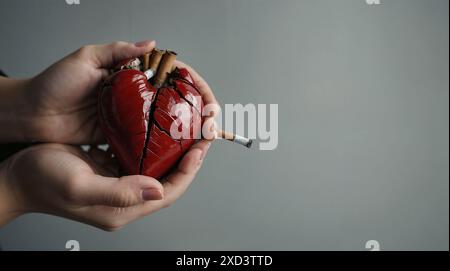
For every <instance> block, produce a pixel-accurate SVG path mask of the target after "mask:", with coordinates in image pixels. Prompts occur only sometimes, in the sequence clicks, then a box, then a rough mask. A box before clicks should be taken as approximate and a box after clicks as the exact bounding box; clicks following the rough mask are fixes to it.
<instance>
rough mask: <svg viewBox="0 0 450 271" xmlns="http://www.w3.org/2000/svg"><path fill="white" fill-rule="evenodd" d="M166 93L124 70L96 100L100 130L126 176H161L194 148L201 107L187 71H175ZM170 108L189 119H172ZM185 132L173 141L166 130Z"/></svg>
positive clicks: (164, 88)
mask: <svg viewBox="0 0 450 271" xmlns="http://www.w3.org/2000/svg"><path fill="white" fill-rule="evenodd" d="M168 82H169V84H168V86H166V87H163V88H160V89H156V88H154V87H153V86H151V85H150V84H149V83H148V82H147V78H146V77H145V75H144V73H142V72H140V71H137V70H122V71H119V72H116V73H115V74H113V75H112V76H111V77H109V78H108V79H107V80H106V82H105V84H104V86H103V88H102V90H101V92H100V95H99V119H100V125H101V128H102V130H103V132H104V134H105V136H106V139H107V141H108V143H109V144H110V146H111V148H112V150H113V152H114V154H115V155H116V157H117V159H118V161H119V163H120V164H121V166H122V167H123V169H124V170H125V171H126V173H128V174H142V175H147V176H150V177H154V178H160V177H162V176H164V175H165V174H166V173H167V172H168V171H169V170H170V169H171V168H172V167H174V166H175V165H176V164H177V162H178V161H179V160H180V158H181V157H182V156H183V154H184V153H185V152H186V151H187V150H188V149H189V148H190V147H191V146H192V144H193V143H194V142H195V138H197V137H198V135H199V134H200V131H201V114H200V112H201V111H202V108H203V103H202V100H201V98H200V97H201V96H200V94H199V92H198V90H197V88H196V86H195V84H194V82H193V80H192V78H191V76H190V74H189V72H188V71H187V70H186V69H176V70H175V71H174V72H172V74H171V75H170V76H169V80H168ZM173 106H182V107H183V108H187V109H188V111H190V113H191V114H189V115H186V114H183V115H181V116H176V115H175V114H174V112H171V110H173ZM172 124H173V125H176V126H175V127H179V130H181V126H184V128H185V129H187V130H188V131H189V138H180V139H174V138H173V137H172V136H171V133H170V128H171V126H172Z"/></svg>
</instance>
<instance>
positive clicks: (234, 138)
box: [216, 130, 253, 149]
mask: <svg viewBox="0 0 450 271" xmlns="http://www.w3.org/2000/svg"><path fill="white" fill-rule="evenodd" d="M216 134H217V137H219V138H222V139H226V140H228V141H231V142H234V143H238V144H240V145H242V146H245V147H247V148H249V149H250V148H251V147H252V144H253V140H251V139H249V138H246V137H243V136H240V135H236V134H233V133H230V132H227V131H223V130H220V131H216Z"/></svg>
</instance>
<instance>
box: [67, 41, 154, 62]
mask: <svg viewBox="0 0 450 271" xmlns="http://www.w3.org/2000/svg"><path fill="white" fill-rule="evenodd" d="M154 47H155V41H142V42H138V43H135V44H133V43H128V42H123V41H119V42H114V43H110V44H103V45H87V46H84V47H82V48H81V49H79V50H78V51H77V52H76V53H75V56H76V57H80V58H82V59H83V60H87V61H90V63H92V64H93V66H94V67H95V68H109V67H111V66H112V65H113V64H114V63H117V62H119V61H122V60H124V59H128V58H133V57H138V56H141V55H143V54H145V53H148V52H150V51H151V50H153V48H154Z"/></svg>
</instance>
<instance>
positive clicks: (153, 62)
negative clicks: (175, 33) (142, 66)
mask: <svg viewBox="0 0 450 271" xmlns="http://www.w3.org/2000/svg"><path fill="white" fill-rule="evenodd" d="M163 55H164V51H163V50H159V49H157V48H155V49H153V51H152V53H151V54H150V57H149V60H148V69H150V70H152V71H153V72H154V73H156V71H157V70H158V66H159V63H160V62H161V59H162V57H163Z"/></svg>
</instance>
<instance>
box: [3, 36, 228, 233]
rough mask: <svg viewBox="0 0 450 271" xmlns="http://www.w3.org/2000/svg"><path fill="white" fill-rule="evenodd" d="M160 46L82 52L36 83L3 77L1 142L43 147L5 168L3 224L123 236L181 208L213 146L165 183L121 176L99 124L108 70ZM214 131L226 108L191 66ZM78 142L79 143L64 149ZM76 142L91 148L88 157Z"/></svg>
mask: <svg viewBox="0 0 450 271" xmlns="http://www.w3.org/2000/svg"><path fill="white" fill-rule="evenodd" d="M154 47H155V42H154V41H143V42H139V43H136V44H131V43H126V42H115V43H112V44H105V45H89V46H85V47H82V48H81V49H79V50H77V51H76V52H74V53H72V54H70V55H69V56H67V57H65V58H64V59H62V60H60V61H59V62H57V63H55V64H54V65H52V66H51V67H49V68H48V69H47V70H45V71H44V72H42V73H41V74H39V75H37V76H35V77H33V78H29V79H7V78H1V77H0V127H8V129H2V131H1V132H0V142H4V143H5V142H30V141H33V142H43V143H44V144H38V145H34V146H32V147H30V148H28V149H25V150H23V151H21V152H19V153H17V154H15V155H13V156H12V157H10V158H9V159H7V160H6V161H4V162H2V163H1V164H0V226H2V225H5V224H7V223H8V222H10V221H11V220H13V219H14V218H16V217H18V216H20V215H23V214H26V213H32V212H39V213H47V214H52V215H56V216H61V217H66V218H69V219H73V220H76V221H79V222H82V223H86V224H90V225H93V226H95V227H98V228H101V229H103V230H108V231H111V230H117V229H120V228H121V227H123V226H124V225H126V224H127V223H129V222H131V221H133V220H136V219H138V218H140V217H143V216H146V215H149V214H151V213H153V212H156V211H158V210H160V209H162V208H164V207H167V206H170V205H171V204H172V203H174V202H175V201H176V200H177V199H178V198H179V197H180V196H181V195H182V194H183V193H184V192H185V191H186V190H187V188H188V187H189V185H190V184H191V182H192V181H193V179H194V178H195V175H196V173H197V171H198V170H199V168H200V167H201V165H202V162H203V160H204V158H205V155H206V153H207V151H208V149H209V147H210V145H211V141H208V140H201V141H199V142H198V143H196V144H195V145H194V146H193V147H192V148H191V149H190V150H189V151H188V152H187V153H186V155H185V156H184V157H183V158H182V160H181V161H180V163H179V164H178V166H177V168H175V169H174V170H173V171H172V172H171V173H170V174H168V176H166V177H165V178H164V179H162V180H156V179H154V178H150V177H147V176H139V175H135V176H119V175H118V165H117V162H116V161H115V159H114V158H113V155H111V153H109V152H105V151H102V150H100V149H98V148H97V147H95V145H96V144H98V143H103V142H104V137H103V135H102V133H101V131H100V129H99V125H98V123H97V104H96V103H97V91H98V88H99V86H100V84H101V82H102V81H103V79H104V78H105V77H106V76H107V75H108V68H109V67H111V65H113V63H116V62H118V61H120V60H123V59H127V58H131V57H137V56H140V55H142V54H144V53H147V52H150V51H151V50H152V49H153V48H154ZM176 65H177V66H178V67H184V68H187V69H188V70H189V71H190V73H191V75H192V76H193V79H194V81H195V82H196V84H197V85H198V87H199V90H200V92H201V94H202V98H203V101H204V103H205V104H213V105H215V106H214V107H213V108H215V109H213V110H212V112H211V114H209V115H207V116H205V122H207V123H209V124H210V127H209V130H211V131H212V130H213V129H214V127H213V118H214V116H215V115H216V113H217V112H218V111H219V110H220V108H219V107H218V105H217V101H216V99H215V97H214V94H213V92H212V91H211V88H210V87H209V86H208V84H207V83H206V81H205V80H204V79H203V78H202V77H201V76H200V75H199V74H198V73H197V72H195V71H194V70H193V69H192V68H191V67H190V66H188V65H186V64H184V63H182V62H180V61H177V62H176ZM65 144H72V145H65ZM76 144H90V145H92V146H91V148H90V150H89V151H88V152H84V151H82V150H81V149H80V147H77V146H74V145H76Z"/></svg>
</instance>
